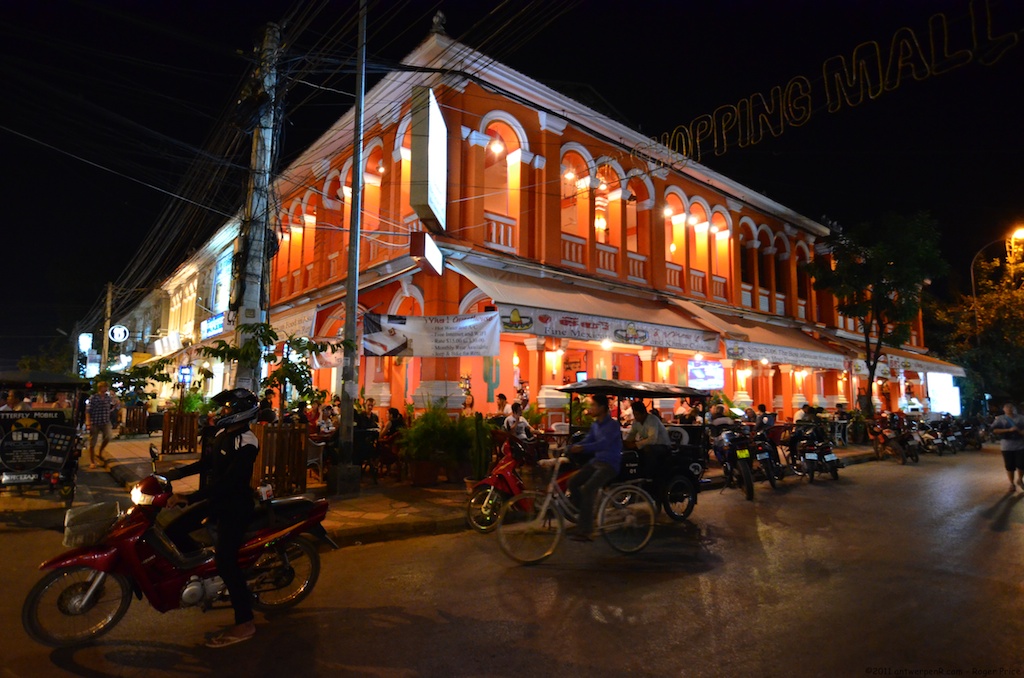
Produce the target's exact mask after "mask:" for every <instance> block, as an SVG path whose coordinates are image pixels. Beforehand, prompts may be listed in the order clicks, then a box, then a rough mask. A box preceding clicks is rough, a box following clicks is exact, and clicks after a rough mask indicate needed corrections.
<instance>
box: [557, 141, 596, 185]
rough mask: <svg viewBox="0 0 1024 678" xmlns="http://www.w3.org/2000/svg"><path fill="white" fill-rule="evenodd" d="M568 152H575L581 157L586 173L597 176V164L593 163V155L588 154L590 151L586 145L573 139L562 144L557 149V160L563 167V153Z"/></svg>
mask: <svg viewBox="0 0 1024 678" xmlns="http://www.w3.org/2000/svg"><path fill="white" fill-rule="evenodd" d="M570 152H571V153H576V154H577V155H579V156H580V157H581V158H583V162H585V163H587V174H589V175H590V176H592V177H593V176H597V165H595V164H594V156H592V155H590V151H588V150H587V147H586V146H584V145H583V144H579V143H576V142H575V141H567V142H565V143H564V144H562V148H560V149H559V151H558V161H559V162H560V163H561V164H562V166H563V167H564V166H565V162H563V161H564V160H565V154H566V153H570Z"/></svg>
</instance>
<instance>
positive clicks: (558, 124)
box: [537, 111, 569, 136]
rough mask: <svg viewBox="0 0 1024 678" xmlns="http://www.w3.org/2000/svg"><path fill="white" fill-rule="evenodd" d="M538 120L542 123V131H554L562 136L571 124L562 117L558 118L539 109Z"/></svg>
mask: <svg viewBox="0 0 1024 678" xmlns="http://www.w3.org/2000/svg"><path fill="white" fill-rule="evenodd" d="M537 121H538V122H539V123H540V129H541V131H542V132H553V133H555V134H557V135H558V136H562V133H563V132H565V128H566V127H568V126H569V121H568V120H564V119H562V118H557V117H555V116H553V115H551V114H550V113H545V112H544V111H537Z"/></svg>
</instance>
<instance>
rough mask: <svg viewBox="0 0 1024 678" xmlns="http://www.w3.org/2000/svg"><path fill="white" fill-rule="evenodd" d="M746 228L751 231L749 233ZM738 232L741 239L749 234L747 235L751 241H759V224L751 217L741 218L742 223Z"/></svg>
mask: <svg viewBox="0 0 1024 678" xmlns="http://www.w3.org/2000/svg"><path fill="white" fill-rule="evenodd" d="M744 227H746V229H747V230H748V231H749V233H747V232H745V231H744ZM738 232H739V236H740V237H741V238H742V237H743V236H744V235H745V234H747V235H749V236H750V238H751V240H754V241H756V240H757V224H756V223H755V222H754V220H753V219H751V218H750V217H740V223H739V229H738Z"/></svg>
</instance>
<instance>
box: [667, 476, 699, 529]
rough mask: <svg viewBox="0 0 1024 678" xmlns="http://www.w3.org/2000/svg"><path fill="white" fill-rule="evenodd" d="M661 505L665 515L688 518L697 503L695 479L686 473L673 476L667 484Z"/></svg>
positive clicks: (677, 518)
mask: <svg viewBox="0 0 1024 678" xmlns="http://www.w3.org/2000/svg"><path fill="white" fill-rule="evenodd" d="M661 505H662V506H663V507H664V509H665V515H667V516H668V517H669V518H671V519H672V520H675V521H676V522H681V521H683V520H686V519H687V518H688V517H689V516H690V514H691V513H693V507H694V506H696V505H697V488H695V487H694V485H693V481H691V480H690V479H689V478H687V477H686V476H684V475H678V476H672V479H671V480H669V481H668V485H666V486H665V491H664V493H663V494H662V500H661Z"/></svg>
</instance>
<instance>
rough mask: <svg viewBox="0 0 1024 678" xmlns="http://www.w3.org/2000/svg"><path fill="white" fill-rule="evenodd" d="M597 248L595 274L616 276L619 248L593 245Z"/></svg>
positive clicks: (599, 244)
mask: <svg viewBox="0 0 1024 678" xmlns="http://www.w3.org/2000/svg"><path fill="white" fill-rule="evenodd" d="M594 244H595V245H596V246H597V272H598V273H600V274H602V275H611V276H617V275H618V274H619V270H618V268H619V248H618V247H612V246H611V245H605V244H604V243H601V242H599V243H594Z"/></svg>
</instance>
